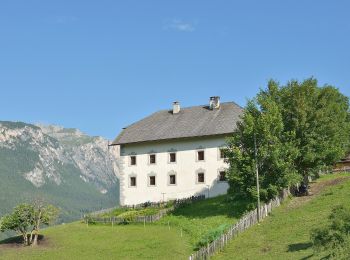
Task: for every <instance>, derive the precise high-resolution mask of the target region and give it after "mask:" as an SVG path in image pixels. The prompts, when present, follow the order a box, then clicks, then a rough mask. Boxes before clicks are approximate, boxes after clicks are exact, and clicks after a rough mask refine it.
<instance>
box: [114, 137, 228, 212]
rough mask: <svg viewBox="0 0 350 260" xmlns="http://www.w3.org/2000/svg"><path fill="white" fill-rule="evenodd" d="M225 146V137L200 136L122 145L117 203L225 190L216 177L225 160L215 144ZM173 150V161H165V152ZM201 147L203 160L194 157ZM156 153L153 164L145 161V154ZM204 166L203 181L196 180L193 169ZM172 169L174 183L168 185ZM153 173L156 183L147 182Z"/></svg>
mask: <svg viewBox="0 0 350 260" xmlns="http://www.w3.org/2000/svg"><path fill="white" fill-rule="evenodd" d="M223 146H225V137H223V136H218V137H202V138H195V139H187V140H171V141H162V142H149V143H143V144H129V145H123V146H122V147H121V150H120V153H121V154H120V155H121V159H120V166H119V167H120V169H119V170H120V176H119V177H120V204H121V205H133V204H139V203H143V202H146V201H152V202H158V201H162V200H163V195H162V193H165V194H164V199H165V200H169V199H175V198H186V197H189V196H192V195H199V194H205V195H206V196H207V194H208V187H207V185H209V186H210V187H209V196H210V197H212V196H217V195H219V194H224V193H226V192H227V189H228V184H227V182H220V181H218V174H219V171H220V170H224V169H227V167H228V166H227V164H226V163H225V162H224V160H223V159H220V151H219V147H223ZM171 150H175V151H176V163H169V152H170V151H171ZM198 150H204V151H205V161H197V160H196V158H197V151H198ZM133 153H135V154H136V156H137V165H136V166H131V165H130V155H131V154H133ZM151 153H155V154H156V160H157V162H156V164H155V165H150V164H149V154H151ZM199 170H204V172H205V183H204V184H198V183H196V176H197V175H196V171H199ZM171 171H174V172H175V173H176V182H177V184H176V185H175V186H171V185H168V178H169V177H168V174H169V172H171ZM150 174H155V176H156V186H155V187H154V186H149V185H148V176H149V175H150ZM131 175H133V176H136V177H137V186H136V187H130V186H129V176H131Z"/></svg>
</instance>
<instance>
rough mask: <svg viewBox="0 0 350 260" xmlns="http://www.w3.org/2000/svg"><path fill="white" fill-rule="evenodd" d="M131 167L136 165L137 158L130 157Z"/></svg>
mask: <svg viewBox="0 0 350 260" xmlns="http://www.w3.org/2000/svg"><path fill="white" fill-rule="evenodd" d="M130 165H136V156H135V155H132V156H130Z"/></svg>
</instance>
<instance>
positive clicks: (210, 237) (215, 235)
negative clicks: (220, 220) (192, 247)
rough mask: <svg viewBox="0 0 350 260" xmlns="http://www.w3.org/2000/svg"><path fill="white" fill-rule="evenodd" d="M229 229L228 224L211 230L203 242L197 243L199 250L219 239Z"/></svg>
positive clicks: (203, 238)
mask: <svg viewBox="0 0 350 260" xmlns="http://www.w3.org/2000/svg"><path fill="white" fill-rule="evenodd" d="M228 227H229V225H227V224H222V225H220V226H218V227H217V228H214V229H211V230H209V231H208V233H206V234H205V235H204V236H203V237H202V238H201V240H199V242H198V243H197V249H199V248H201V247H203V246H207V245H208V244H209V243H211V242H213V241H214V240H215V239H217V238H219V237H220V236H221V235H222V234H223V233H224V232H225V231H226V230H227V228H228Z"/></svg>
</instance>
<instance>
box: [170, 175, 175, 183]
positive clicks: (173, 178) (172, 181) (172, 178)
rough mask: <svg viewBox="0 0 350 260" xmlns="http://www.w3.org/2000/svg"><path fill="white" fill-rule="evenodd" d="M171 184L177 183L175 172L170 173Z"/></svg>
mask: <svg viewBox="0 0 350 260" xmlns="http://www.w3.org/2000/svg"><path fill="white" fill-rule="evenodd" d="M169 184H170V185H175V184H176V175H175V174H170V175H169Z"/></svg>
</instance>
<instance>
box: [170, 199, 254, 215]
mask: <svg viewBox="0 0 350 260" xmlns="http://www.w3.org/2000/svg"><path fill="white" fill-rule="evenodd" d="M247 210H250V209H249V207H248V203H247V202H245V201H239V202H236V201H231V200H228V197H227V196H226V195H222V196H218V197H215V198H210V199H205V200H202V201H198V202H195V203H192V204H189V205H184V206H181V207H180V208H177V209H176V210H174V211H173V212H172V215H174V216H184V217H188V218H207V217H212V216H223V215H224V216H228V217H230V218H240V217H241V216H242V214H243V213H244V212H246V211H247Z"/></svg>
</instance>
